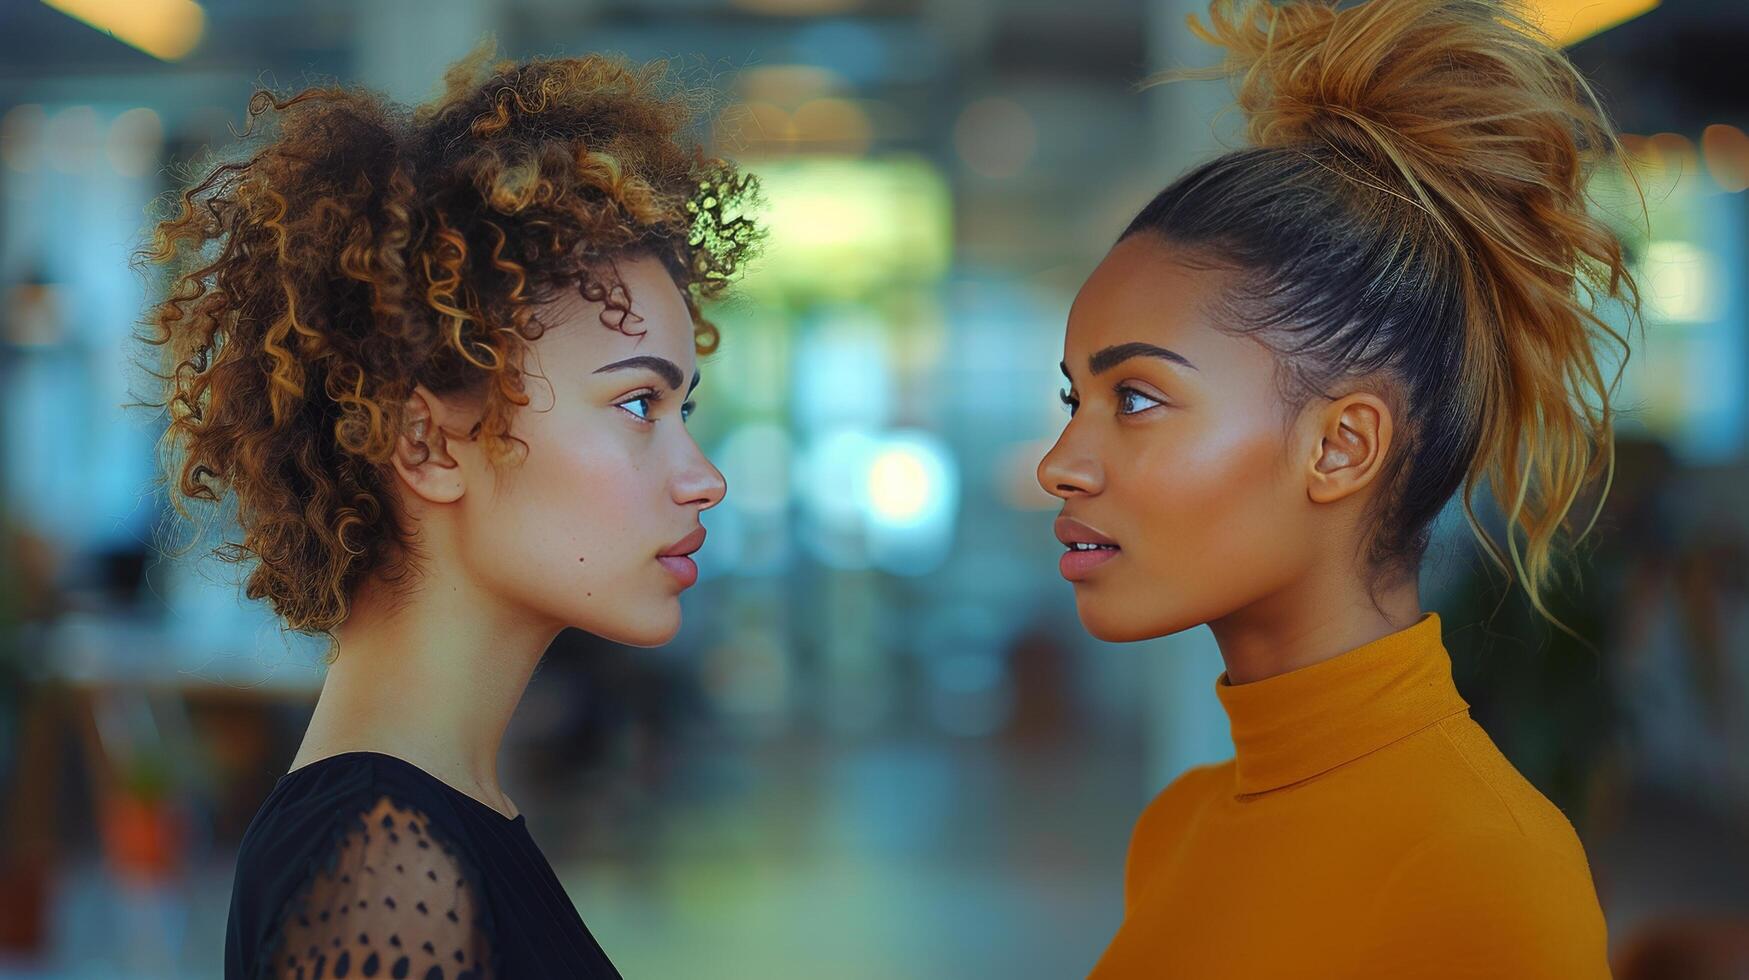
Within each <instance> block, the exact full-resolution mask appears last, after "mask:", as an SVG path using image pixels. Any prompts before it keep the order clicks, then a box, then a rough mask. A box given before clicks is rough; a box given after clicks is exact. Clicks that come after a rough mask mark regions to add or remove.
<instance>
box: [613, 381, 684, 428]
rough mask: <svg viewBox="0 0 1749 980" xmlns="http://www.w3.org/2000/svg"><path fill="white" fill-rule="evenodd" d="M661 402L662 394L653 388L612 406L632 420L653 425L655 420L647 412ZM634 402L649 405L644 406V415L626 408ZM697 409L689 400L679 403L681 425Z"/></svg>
mask: <svg viewBox="0 0 1749 980" xmlns="http://www.w3.org/2000/svg"><path fill="white" fill-rule="evenodd" d="M661 400H662V393H661V392H660V391H657V390H656V389H654V388H650V389H646V390H644V391H640V392H637V393H635V394H633V395H632V396H630V397H629V398H622V399H620V400H619V401H617V402H614V406H615V407H616V408H618V409H619V410H620V411H623V412H625V413H626V414H627V415H630V416H631V417H632V418H634V419H637V420H638V421H639V422H642V423H644V424H646V425H655V424H656V420H655V419H653V418H650V417H649V412H650V409H651V407H653V406H654V405H655V404H656V403H657V402H659V401H661ZM635 402H648V403H649V404H647V405H645V406H644V412H645V414H643V415H639V414H638V413H636V412H634V411H632V410H631V409H629V408H626V406H627V405H631V404H633V403H635ZM697 407H698V403H697V402H695V401H692V400H690V399H688V400H687V401H685V402H682V403H681V405H680V422H681V424H683V425H684V424H685V423H686V420H687V419H689V418H691V417H692V412H693V409H695V408H697Z"/></svg>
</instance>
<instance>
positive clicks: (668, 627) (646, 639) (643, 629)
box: [579, 600, 680, 647]
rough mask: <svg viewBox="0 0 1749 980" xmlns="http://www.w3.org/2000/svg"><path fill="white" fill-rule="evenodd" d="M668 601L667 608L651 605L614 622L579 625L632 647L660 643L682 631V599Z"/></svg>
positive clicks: (658, 644)
mask: <svg viewBox="0 0 1749 980" xmlns="http://www.w3.org/2000/svg"><path fill="white" fill-rule="evenodd" d="M667 605H668V608H667V609H662V608H659V607H658V608H655V609H650V610H648V611H647V612H646V613H645V614H644V615H642V616H637V615H632V616H624V617H622V618H618V619H616V620H615V621H614V622H611V623H594V624H592V625H587V626H585V625H582V624H579V628H581V629H584V630H587V631H589V632H591V633H594V634H595V635H596V636H599V637H601V638H602V639H605V640H612V641H613V642H615V643H623V644H625V645H626V646H629V647H659V646H661V645H662V644H664V643H667V642H668V641H669V640H672V639H674V635H675V634H676V633H679V632H680V603H679V601H678V600H671V601H670V602H669V603H668V604H667ZM633 612H635V610H633Z"/></svg>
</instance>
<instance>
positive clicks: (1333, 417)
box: [1306, 392, 1392, 504]
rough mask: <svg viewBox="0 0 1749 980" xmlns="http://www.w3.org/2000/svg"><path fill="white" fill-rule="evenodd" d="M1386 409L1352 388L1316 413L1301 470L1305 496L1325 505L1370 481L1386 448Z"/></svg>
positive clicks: (1374, 397)
mask: <svg viewBox="0 0 1749 980" xmlns="http://www.w3.org/2000/svg"><path fill="white" fill-rule="evenodd" d="M1391 435H1392V432H1391V409H1390V406H1388V405H1386V404H1385V402H1384V400H1383V399H1381V398H1379V397H1378V396H1377V395H1372V394H1366V393H1362V392H1356V393H1355V394H1351V395H1344V396H1342V397H1341V398H1338V399H1336V400H1335V401H1332V402H1330V403H1329V404H1328V405H1325V406H1324V407H1323V408H1322V409H1321V410H1320V411H1319V413H1318V440H1317V444H1316V446H1315V447H1314V450H1313V452H1312V458H1311V460H1310V463H1309V465H1308V466H1307V469H1306V495H1307V496H1308V497H1309V498H1310V499H1311V501H1312V502H1313V503H1317V504H1329V503H1335V502H1336V501H1338V500H1341V499H1343V498H1344V497H1348V496H1350V495H1351V494H1354V493H1357V492H1359V491H1361V490H1363V489H1365V488H1366V487H1367V486H1368V485H1370V484H1371V483H1372V482H1373V480H1374V478H1376V477H1377V476H1378V473H1379V471H1380V469H1382V468H1383V466H1384V461H1385V453H1386V452H1387V451H1389V449H1390V446H1391Z"/></svg>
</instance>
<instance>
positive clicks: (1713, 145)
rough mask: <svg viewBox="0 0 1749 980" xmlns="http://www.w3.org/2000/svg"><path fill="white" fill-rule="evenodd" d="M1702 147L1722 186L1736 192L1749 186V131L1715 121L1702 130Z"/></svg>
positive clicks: (1708, 168)
mask: <svg viewBox="0 0 1749 980" xmlns="http://www.w3.org/2000/svg"><path fill="white" fill-rule="evenodd" d="M1700 151H1701V156H1702V157H1704V158H1705V159H1706V169H1707V172H1708V173H1710V174H1712V176H1713V181H1714V182H1715V183H1717V184H1718V185H1719V187H1720V189H1722V190H1724V191H1727V192H1729V193H1733V194H1734V193H1736V192H1737V191H1741V190H1749V134H1746V133H1744V132H1743V131H1742V130H1741V129H1738V128H1737V127H1735V126H1727V125H1724V124H1722V123H1715V124H1713V125H1711V126H1708V127H1707V128H1706V129H1704V130H1702V131H1701V134H1700Z"/></svg>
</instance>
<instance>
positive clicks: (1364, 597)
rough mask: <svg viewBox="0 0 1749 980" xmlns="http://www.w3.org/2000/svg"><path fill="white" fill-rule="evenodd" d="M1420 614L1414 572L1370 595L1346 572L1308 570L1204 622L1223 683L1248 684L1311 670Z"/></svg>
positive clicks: (1403, 626)
mask: <svg viewBox="0 0 1749 980" xmlns="http://www.w3.org/2000/svg"><path fill="white" fill-rule="evenodd" d="M1420 617H1421V594H1420V588H1419V586H1418V585H1417V583H1416V581H1415V579H1414V578H1413V577H1410V578H1407V579H1403V580H1401V581H1399V582H1398V583H1396V584H1394V585H1391V586H1389V587H1386V588H1384V589H1382V590H1380V591H1379V592H1376V593H1373V592H1368V591H1367V590H1366V589H1365V588H1364V585H1363V578H1362V577H1361V576H1357V575H1354V574H1353V573H1352V572H1349V573H1346V574H1343V575H1331V576H1324V577H1319V576H1315V575H1306V576H1304V577H1301V578H1300V579H1299V580H1298V581H1297V582H1296V583H1295V584H1294V585H1293V586H1291V587H1289V588H1287V589H1283V590H1282V591H1280V592H1277V593H1274V594H1272V595H1270V596H1267V597H1265V598H1264V599H1261V600H1259V601H1257V602H1253V603H1251V604H1250V605H1247V606H1245V607H1244V608H1242V609H1239V610H1237V611H1235V612H1233V613H1231V614H1229V615H1227V616H1223V617H1222V618H1220V619H1218V620H1215V621H1213V622H1210V623H1209V629H1210V631H1212V632H1213V633H1214V635H1215V642H1216V643H1218V644H1219V645H1220V648H1221V659H1222V660H1224V661H1226V665H1227V682H1228V683H1230V684H1249V683H1251V682H1253V681H1260V680H1264V679H1266V678H1270V677H1274V676H1276V675H1278V674H1285V673H1287V672H1288V671H1291V670H1299V669H1300V668H1302V667H1310V666H1311V665H1312V664H1315V663H1320V662H1322V661H1325V660H1329V659H1330V658H1332V657H1336V656H1340V655H1341V654H1343V653H1346V652H1348V651H1349V650H1353V649H1354V648H1356V647H1359V646H1361V645H1363V644H1366V643H1371V642H1372V641H1374V640H1376V639H1378V638H1379V637H1382V636H1387V635H1389V634H1391V633H1395V632H1397V631H1398V630H1402V629H1406V628H1407V627H1409V626H1412V625H1414V623H1415V621H1416V620H1417V619H1419V618H1420Z"/></svg>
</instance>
